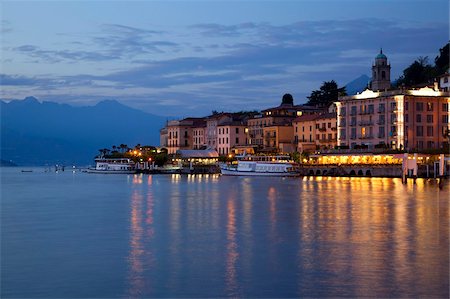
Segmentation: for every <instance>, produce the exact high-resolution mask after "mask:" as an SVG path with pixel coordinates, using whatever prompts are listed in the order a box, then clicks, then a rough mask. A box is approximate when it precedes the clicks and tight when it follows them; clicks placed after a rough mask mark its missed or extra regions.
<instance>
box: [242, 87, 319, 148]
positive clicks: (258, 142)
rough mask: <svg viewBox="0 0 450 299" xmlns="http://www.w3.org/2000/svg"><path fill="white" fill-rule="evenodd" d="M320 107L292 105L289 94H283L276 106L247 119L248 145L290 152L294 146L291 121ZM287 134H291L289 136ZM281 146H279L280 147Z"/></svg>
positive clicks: (312, 112) (315, 111) (317, 110)
mask: <svg viewBox="0 0 450 299" xmlns="http://www.w3.org/2000/svg"><path fill="white" fill-rule="evenodd" d="M319 111H322V110H321V109H318V108H315V107H311V106H306V105H294V101H293V98H292V96H291V95H290V94H285V95H284V96H283V98H282V101H281V104H280V105H279V106H277V107H273V108H269V109H266V110H263V111H261V114H259V115H256V116H255V117H253V118H251V119H249V120H248V121H247V128H248V134H247V140H248V145H250V146H254V147H256V148H258V149H260V150H261V149H264V150H267V151H274V150H277V151H281V152H291V151H292V150H293V149H294V148H295V146H294V142H293V141H294V140H293V137H294V135H293V132H294V131H293V127H292V121H293V120H294V119H295V118H296V117H298V116H301V115H303V114H314V113H318V112H319ZM288 134H291V135H290V136H289V138H288V137H287V135H288ZM280 146H281V147H280Z"/></svg>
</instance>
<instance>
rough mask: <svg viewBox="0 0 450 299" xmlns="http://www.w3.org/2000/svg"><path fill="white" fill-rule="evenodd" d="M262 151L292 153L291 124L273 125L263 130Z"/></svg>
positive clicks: (293, 149)
mask: <svg viewBox="0 0 450 299" xmlns="http://www.w3.org/2000/svg"><path fill="white" fill-rule="evenodd" d="M263 135H264V150H266V151H271V152H279V153H293V152H294V151H295V146H294V128H293V127H292V122H291V121H289V122H286V123H284V124H283V123H280V124H273V125H271V126H266V127H264V128H263Z"/></svg>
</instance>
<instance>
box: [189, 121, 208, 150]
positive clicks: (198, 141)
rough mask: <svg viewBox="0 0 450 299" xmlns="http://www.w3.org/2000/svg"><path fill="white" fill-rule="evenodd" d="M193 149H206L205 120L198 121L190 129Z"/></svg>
mask: <svg viewBox="0 0 450 299" xmlns="http://www.w3.org/2000/svg"><path fill="white" fill-rule="evenodd" d="M192 135H193V136H194V140H193V147H192V148H193V149H203V148H206V147H207V146H206V120H203V121H198V122H197V123H196V124H195V125H194V126H193V128H192Z"/></svg>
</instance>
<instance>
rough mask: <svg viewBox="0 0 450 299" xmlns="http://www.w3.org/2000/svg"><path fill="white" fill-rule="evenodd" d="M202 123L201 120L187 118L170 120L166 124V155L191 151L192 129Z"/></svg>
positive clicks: (202, 120)
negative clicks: (182, 150)
mask: <svg viewBox="0 0 450 299" xmlns="http://www.w3.org/2000/svg"><path fill="white" fill-rule="evenodd" d="M201 123H204V119H203V118H194V117H188V118H185V119H182V120H172V121H169V122H168V124H167V153H168V154H175V153H176V151H177V150H180V149H192V148H193V145H194V136H193V131H194V128H195V127H197V126H199V124H201Z"/></svg>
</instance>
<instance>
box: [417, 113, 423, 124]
mask: <svg viewBox="0 0 450 299" xmlns="http://www.w3.org/2000/svg"><path fill="white" fill-rule="evenodd" d="M416 122H418V123H421V122H422V115H420V114H417V115H416Z"/></svg>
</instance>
